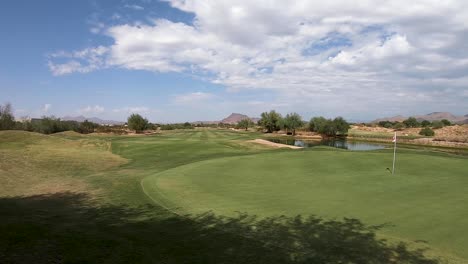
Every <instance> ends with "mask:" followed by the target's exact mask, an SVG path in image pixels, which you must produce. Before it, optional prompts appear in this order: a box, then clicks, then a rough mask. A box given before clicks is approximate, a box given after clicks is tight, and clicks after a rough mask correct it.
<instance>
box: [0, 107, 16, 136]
mask: <svg viewBox="0 0 468 264" xmlns="http://www.w3.org/2000/svg"><path fill="white" fill-rule="evenodd" d="M14 128H15V117H14V116H13V110H12V108H11V104H10V103H6V104H5V105H4V106H2V105H0V130H9V129H14Z"/></svg>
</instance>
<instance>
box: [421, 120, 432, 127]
mask: <svg viewBox="0 0 468 264" xmlns="http://www.w3.org/2000/svg"><path fill="white" fill-rule="evenodd" d="M421 126H422V127H429V126H431V121H427V120H423V121H421Z"/></svg>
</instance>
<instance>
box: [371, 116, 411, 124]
mask: <svg viewBox="0 0 468 264" xmlns="http://www.w3.org/2000/svg"><path fill="white" fill-rule="evenodd" d="M405 119H407V117H404V116H401V115H397V116H394V117H384V118H379V119H376V120H374V121H372V122H371V123H378V122H380V121H390V122H401V121H403V120H405Z"/></svg>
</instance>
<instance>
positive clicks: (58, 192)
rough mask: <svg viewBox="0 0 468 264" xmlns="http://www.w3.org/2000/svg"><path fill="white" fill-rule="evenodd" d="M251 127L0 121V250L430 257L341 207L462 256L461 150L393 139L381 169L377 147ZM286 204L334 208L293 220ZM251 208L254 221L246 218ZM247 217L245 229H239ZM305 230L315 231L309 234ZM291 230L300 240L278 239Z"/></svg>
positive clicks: (201, 257)
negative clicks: (118, 131)
mask: <svg viewBox="0 0 468 264" xmlns="http://www.w3.org/2000/svg"><path fill="white" fill-rule="evenodd" d="M262 137H263V134H261V133H255V132H243V131H242V132H241V131H229V130H222V129H195V130H175V131H169V132H164V133H161V134H157V135H152V136H112V135H95V134H91V135H80V134H77V133H72V132H65V133H58V134H53V135H41V134H37V133H30V132H23V131H4V132H0V158H1V159H0V174H1V177H0V214H1V215H2V218H0V232H1V234H2V236H0V259H1V258H5V257H6V260H7V261H6V262H7V263H8V261H10V262H13V263H16V262H24V263H27V262H29V263H31V262H34V263H50V262H54V261H56V259H55V257H59V258H60V259H62V260H64V262H67V261H69V262H73V261H74V262H82V263H92V262H95V261H99V262H100V263H129V262H131V263H152V262H155V260H156V262H162V263H278V264H279V263H282V264H283V263H295V264H296V263H309V262H307V258H305V260H303V262H301V261H302V260H301V259H299V260H298V259H295V258H294V257H292V256H296V255H297V254H305V255H304V256H308V257H311V256H312V257H314V256H315V257H316V258H318V259H319V260H317V263H342V261H341V260H342V259H341V257H342V256H345V259H354V262H352V263H394V262H391V261H389V259H393V258H394V257H392V255H391V254H394V253H395V252H406V253H408V254H409V253H411V254H416V255H414V256H416V257H413V255H411V254H410V255H408V257H405V258H406V259H410V258H414V259H415V260H414V261H408V262H405V263H421V264H423V263H424V264H426V263H434V262H426V261H424V260H422V258H421V257H418V256H419V255H417V253H414V252H411V251H406V249H404V250H402V251H398V250H396V249H390V247H389V246H386V245H385V244H382V242H379V241H378V240H376V239H375V238H374V237H372V235H370V236H368V235H366V234H367V233H366V232H368V230H369V229H366V227H363V226H361V225H360V224H359V223H356V222H352V221H351V222H346V220H343V217H347V218H353V219H357V220H359V221H362V223H363V224H365V225H381V224H385V223H387V224H389V226H386V227H384V228H383V229H378V231H377V234H378V236H379V237H382V238H385V239H388V240H389V241H391V242H390V244H391V243H398V242H401V241H403V242H405V243H408V244H409V245H410V246H415V247H417V248H421V247H422V248H425V247H429V248H430V250H429V251H428V252H427V253H428V256H429V257H442V258H443V259H444V260H449V263H466V262H467V261H466V260H467V259H468V255H467V253H466V252H465V251H464V249H465V248H467V247H468V241H467V237H468V231H467V228H466V226H468V220H467V219H468V210H466V206H465V205H466V203H467V202H468V193H467V192H466V190H467V189H468V180H467V175H466V168H467V165H468V160H467V159H466V157H463V156H455V155H449V154H443V153H436V152H428V151H418V150H404V149H400V150H399V153H398V156H397V158H398V159H397V171H396V175H395V176H392V175H391V174H390V173H389V172H388V171H387V170H386V168H387V167H389V166H390V165H391V161H392V151H391V150H390V149H387V150H379V151H370V152H351V151H346V150H339V149H333V148H328V147H317V148H311V149H299V150H293V149H277V148H273V149H272V148H269V147H267V146H263V145H260V144H255V143H252V142H250V141H251V140H252V139H256V138H262ZM210 212H212V213H214V214H213V215H212V214H210ZM239 212H240V213H245V214H242V215H240V216H239V215H238V213H239ZM185 214H190V215H189V216H188V217H187V216H182V215H185ZM298 214H299V215H302V216H304V219H306V218H307V217H308V216H310V215H315V216H316V217H317V218H315V219H316V220H317V219H321V220H320V221H330V220H333V219H336V221H335V222H333V221H332V222H316V220H314V219H312V220H310V221H309V222H304V223H302V224H298V223H297V219H295V218H293V217H294V216H296V215H298ZM281 215H286V216H287V217H288V218H281V217H279V216H281ZM226 216H227V217H232V218H223V217H226ZM270 216H271V217H276V218H273V219H276V220H274V221H273V222H269V221H272V220H271V219H272V218H270V220H268V219H265V217H270ZM255 217H257V219H258V220H262V219H265V222H263V225H260V226H256V225H257V224H258V222H256V223H255V222H249V221H251V220H249V219H254V218H255ZM278 217H279V218H278ZM278 219H279V220H278ZM281 219H283V220H281ZM194 220H195V221H194ZM262 221H263V220H262ZM278 221H279V222H278ZM281 221H283V222H281ZM284 221H286V222H284ZM288 221H289V222H288ZM304 221H305V220H304ZM265 223H266V224H265ZM280 223H281V224H280ZM317 223H323V224H317ZM252 224H255V226H256V229H255V230H260V231H258V232H259V233H255V234H252V230H251V229H249V228H250V226H251V225H252ZM349 225H351V226H352V228H351V229H349ZM214 226H215V227H216V228H213V227H214ZM262 226H263V227H264V228H265V229H262V228H261V227H262ZM262 230H263V231H262ZM285 230H288V231H285ZM298 230H299V231H298ZM311 230H315V231H313V232H312V231H311ZM316 231H317V232H318V233H319V234H320V232H319V231H321V232H324V233H322V235H324V237H323V238H322V237H320V238H316V240H313V239H314V236H315V235H317V233H315V232H316ZM285 232H286V233H285ZM296 232H299V233H296ZM309 232H312V233H313V234H314V235H313V236H311V235H310V233H309ZM356 232H357V233H356ZM239 234H244V235H242V236H239ZM298 234H299V236H297V235H298ZM300 235H303V237H302V239H303V240H300V239H299V240H295V239H296V238H301V236H300ZM285 237H288V239H285ZM293 238H294V239H293ZM291 239H293V240H291ZM310 239H312V241H315V242H314V243H315V244H309V243H311V240H310ZM415 240H425V241H427V243H421V242H417V243H414V241H415ZM44 241H46V242H44ZM291 241H295V242H291ZM297 242H299V243H301V244H303V245H305V248H304V249H302V248H301V247H298V248H297V249H295V248H294V249H293V250H291V249H290V248H291V245H296V243H297ZM278 245H279V246H282V245H284V246H286V247H287V249H288V250H286V251H284V250H283V249H282V248H278ZM31 248H34V250H33V251H32V250H30V249H31ZM309 249H311V250H312V251H307V250H309ZM314 250H317V251H314ZM36 252H46V253H44V254H40V255H37V254H39V253H36ZM83 252H86V253H83ZM309 252H310V253H309ZM317 252H318V253H317ZM386 252H387V253H386ZM388 252H393V253H391V254H390V255H385V254H389V253H388ZM406 253H403V254H406ZM382 256H383V257H382ZM18 258H20V261H18ZM323 258H324V259H325V260H326V261H320V260H323ZM375 259H377V260H382V261H374V260H375ZM364 260H365V261H364ZM373 261H374V262H373Z"/></svg>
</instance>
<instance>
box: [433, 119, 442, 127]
mask: <svg viewBox="0 0 468 264" xmlns="http://www.w3.org/2000/svg"><path fill="white" fill-rule="evenodd" d="M443 127H444V123H442V121H438V120H436V121H434V122H432V128H435V129H438V128H443Z"/></svg>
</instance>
